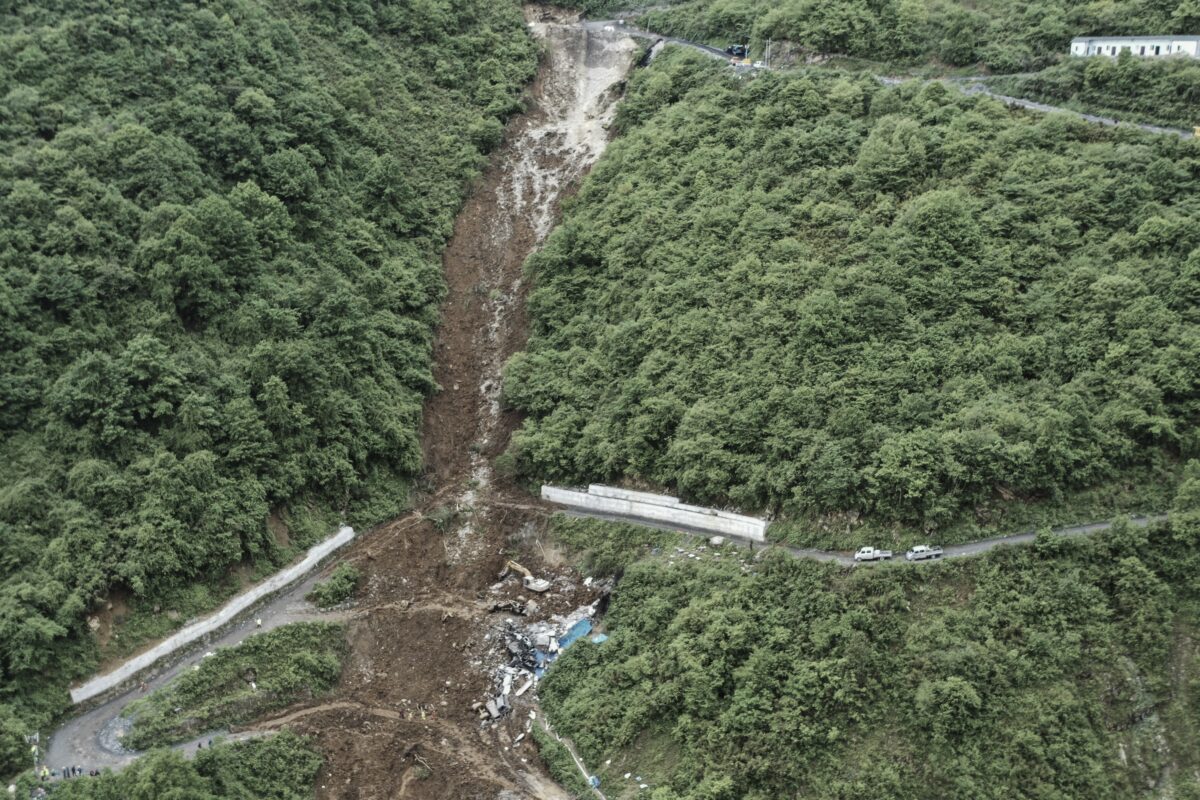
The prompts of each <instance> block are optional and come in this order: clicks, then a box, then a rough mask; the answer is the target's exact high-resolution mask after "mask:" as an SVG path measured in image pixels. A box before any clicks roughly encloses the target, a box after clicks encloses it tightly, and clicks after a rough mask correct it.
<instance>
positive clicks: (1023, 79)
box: [989, 52, 1200, 130]
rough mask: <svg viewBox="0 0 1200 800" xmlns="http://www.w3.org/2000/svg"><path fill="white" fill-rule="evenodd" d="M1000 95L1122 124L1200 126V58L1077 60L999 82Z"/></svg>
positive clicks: (1123, 56)
mask: <svg viewBox="0 0 1200 800" xmlns="http://www.w3.org/2000/svg"><path fill="white" fill-rule="evenodd" d="M989 85H990V87H991V88H992V89H993V90H995V91H998V92H1001V93H1003V94H1006V95H1009V96H1012V97H1023V98H1028V99H1030V100H1040V101H1042V102H1045V103H1052V104H1054V105H1059V106H1065V107H1067V108H1073V109H1076V110H1079V111H1087V112H1090V113H1093V114H1109V115H1111V116H1114V117H1117V118H1118V119H1121V120H1130V121H1136V122H1144V123H1148V124H1151V125H1165V126H1168V127H1176V128H1185V129H1188V130H1190V129H1192V128H1193V127H1196V126H1200V62H1197V61H1196V60H1195V59H1186V58H1171V59H1157V60H1156V59H1139V58H1135V57H1134V56H1133V55H1132V54H1131V53H1128V52H1125V53H1122V54H1121V56H1120V57H1119V58H1117V59H1115V60H1114V59H1111V58H1072V59H1068V60H1067V61H1064V62H1063V63H1061V64H1058V65H1056V66H1053V67H1050V68H1048V69H1045V70H1043V71H1041V72H1037V73H1034V74H1032V75H1022V76H1011V77H1002V78H995V79H993V80H991V81H989Z"/></svg>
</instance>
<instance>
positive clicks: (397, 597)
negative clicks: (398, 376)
mask: <svg viewBox="0 0 1200 800" xmlns="http://www.w3.org/2000/svg"><path fill="white" fill-rule="evenodd" d="M526 15H527V19H529V21H530V23H531V25H530V28H531V30H532V31H533V33H534V34H535V35H536V36H538V37H539V38H540V39H541V40H542V41H543V42H544V43H545V56H544V58H543V63H542V65H541V69H540V71H539V74H538V77H537V79H536V81H535V83H534V85H533V87H532V88H531V90H530V110H529V111H528V112H527V113H525V114H524V115H522V116H521V117H520V118H518V119H516V120H514V122H513V123H512V124H511V125H510V128H509V130H508V133H507V137H506V142H505V144H504V145H503V147H502V148H501V149H500V150H499V151H498V152H497V153H496V154H495V155H494V156H493V158H492V160H491V162H490V166H489V167H488V169H487V170H486V171H485V173H484V175H483V176H481V178H480V179H479V181H478V182H477V185H476V186H475V187H474V189H473V190H472V193H471V195H470V197H469V198H468V200H467V203H466V205H465V206H464V208H463V210H462V213H461V214H460V216H459V218H458V220H457V223H456V225H455V230H454V235H453V238H452V240H451V241H450V244H449V246H448V248H447V250H446V253H445V256H444V266H445V274H446V281H447V284H448V289H449V291H448V294H447V297H446V301H445V304H444V306H443V311H442V314H443V318H442V323H441V327H440V329H439V332H438V337H437V341H436V344H435V351H434V356H435V362H436V367H435V371H434V374H435V377H436V379H437V382H438V384H439V386H440V387H441V390H440V391H439V392H438V393H437V394H436V395H434V396H433V397H432V398H431V399H430V400H429V402H428V403H427V404H426V409H425V420H424V430H423V437H424V438H423V441H424V448H425V459H426V466H427V470H428V479H429V484H430V485H431V486H433V487H434V490H433V491H432V492H431V494H430V495H429V497H428V498H427V499H426V500H425V501H424V502H423V503H422V505H421V508H420V511H421V512H422V513H421V514H418V515H415V516H414V515H410V516H409V517H406V518H403V519H400V520H396V521H395V522H392V523H388V524H387V525H384V526H381V527H380V528H379V529H377V530H376V531H374V532H373V533H371V534H370V535H369V536H366V537H363V539H362V540H361V541H360V542H358V543H357V544H354V545H351V550H350V552H349V554H348V558H349V559H350V560H352V561H354V562H355V563H357V565H358V566H359V567H360V569H362V571H363V573H364V575H365V576H366V581H365V586H364V588H363V590H362V591H360V593H359V594H360V596H359V600H358V606H357V608H356V613H355V614H354V620H353V621H352V622H351V624H350V629H349V637H350V644H351V654H350V657H349V660H348V662H347V665H346V669H345V670H344V672H343V678H342V682H341V685H340V686H339V688H338V689H337V691H336V692H335V693H334V694H333V695H332V697H326V698H324V699H322V700H321V701H317V702H313V703H309V704H307V705H303V704H302V705H298V706H296V707H293V708H290V709H288V710H287V711H285V712H283V713H281V714H280V715H279V716H278V717H276V718H274V719H271V720H267V721H264V722H262V723H259V724H257V725H255V726H253V727H255V728H258V729H277V728H280V727H284V726H286V727H287V728H289V729H292V730H296V731H299V732H301V733H307V734H311V735H313V736H314V737H316V739H317V741H318V743H319V745H320V747H321V749H322V750H323V751H324V753H325V755H326V768H325V770H324V771H323V773H322V775H321V777H320V779H319V780H318V782H317V795H318V797H321V798H338V799H339V800H341V799H343V798H347V799H348V798H456V799H460V798H498V797H502V798H518V797H520V798H525V797H544V798H565V797H567V796H568V795H567V794H566V793H565V792H564V791H563V790H561V789H560V788H559V787H557V786H556V785H555V784H554V783H553V782H552V781H550V780H549V779H548V778H547V777H546V774H545V772H544V770H543V769H542V767H541V765H540V762H539V761H538V758H537V754H536V749H535V748H534V747H533V745H532V744H531V743H530V741H529V738H528V737H525V738H524V740H523V741H520V742H517V741H516V740H517V739H518V737H520V736H521V734H522V733H523V732H524V731H525V730H526V728H527V727H528V725H529V724H530V722H531V720H530V717H529V713H530V707H529V705H528V704H526V705H525V706H524V707H523V708H522V709H521V710H520V711H519V712H517V711H514V712H513V713H512V714H509V715H508V716H506V717H504V718H502V719H501V721H500V722H499V723H496V724H492V723H484V722H481V721H480V718H479V716H478V714H477V712H476V711H474V710H472V708H471V706H472V704H473V703H476V702H477V701H481V700H485V699H487V698H488V697H490V696H491V694H492V693H493V692H494V690H493V688H492V679H491V670H492V668H494V667H495V666H496V665H497V664H499V663H503V659H504V656H503V653H502V644H501V641H500V637H498V636H497V635H496V633H495V631H496V629H497V628H498V627H499V626H500V625H501V624H502V623H503V620H504V617H503V615H501V614H493V613H489V608H490V607H491V605H492V603H493V602H494V601H496V600H499V599H505V598H510V599H525V600H528V599H534V596H532V595H530V594H529V593H527V592H525V591H524V590H523V589H522V587H521V584H520V583H519V582H518V581H517V580H516V579H515V578H509V579H508V580H507V581H506V582H504V583H503V584H502V585H501V586H496V584H497V575H498V573H499V572H500V570H501V569H502V567H503V565H504V563H505V561H506V560H507V559H509V558H516V559H517V560H519V561H521V562H522V563H524V564H525V565H526V566H528V567H529V568H531V569H532V570H533V571H534V572H535V573H537V574H539V575H541V576H542V577H547V578H552V579H554V580H555V586H554V588H553V589H552V590H551V591H550V592H548V593H547V594H545V595H537V596H536V603H537V611H536V612H535V613H534V614H532V615H531V617H530V618H531V619H541V618H545V617H548V616H550V615H552V614H561V613H566V612H568V611H570V610H572V609H574V608H577V607H578V606H580V605H585V604H587V603H589V602H591V601H592V600H594V599H595V597H596V590H595V589H594V588H585V587H584V586H583V584H582V581H581V579H580V576H578V575H573V574H572V573H571V572H570V570H569V568H567V567H564V566H562V565H561V560H560V559H558V558H556V557H554V554H553V553H552V552H550V553H548V554H549V555H551V556H552V557H551V559H550V561H551V562H552V563H546V562H544V561H543V559H542V553H543V551H541V549H540V548H537V547H533V546H532V545H531V544H530V543H531V541H532V539H531V535H530V534H531V532H534V533H536V531H537V530H539V529H540V526H541V525H542V524H544V523H543V520H544V516H545V514H544V512H543V510H542V509H541V507H540V504H539V503H538V501H536V500H535V499H533V498H531V497H529V495H528V494H527V493H525V492H523V491H521V490H520V489H518V488H516V487H514V486H513V485H511V483H509V482H508V481H506V480H504V479H502V478H497V477H496V475H495V473H494V470H493V461H494V459H495V458H496V457H497V456H498V455H500V454H501V453H503V451H504V449H505V448H506V447H507V445H508V442H509V437H510V435H511V433H512V431H513V430H514V429H515V427H516V425H517V424H519V418H518V417H517V416H516V415H515V414H513V413H511V412H506V411H505V410H504V409H502V408H501V405H500V401H499V398H500V379H501V371H502V368H503V365H504V362H505V360H506V359H507V358H508V357H509V356H510V355H511V354H512V353H513V352H515V351H516V350H517V349H519V348H520V347H521V346H522V345H523V344H524V341H525V337H526V330H527V323H526V319H525V312H524V301H525V296H526V290H527V287H526V285H525V283H524V282H523V281H522V265H523V264H524V261H525V259H526V258H527V257H528V255H529V254H530V253H531V252H533V250H534V249H535V248H536V247H537V246H538V245H539V244H540V243H541V242H542V241H543V240H544V238H545V236H546V235H547V234H548V233H549V231H550V230H551V228H552V227H553V224H554V222H555V221H556V219H557V214H558V204H559V201H560V200H561V199H562V197H563V196H564V195H565V194H567V193H569V192H570V191H571V190H572V189H573V188H574V187H575V186H576V185H577V184H578V181H579V179H580V178H581V177H582V176H583V175H584V174H585V173H586V171H587V169H588V168H589V167H590V166H591V165H592V164H593V163H594V162H595V160H596V159H597V158H598V157H599V155H600V153H601V152H602V151H603V148H604V146H605V144H606V141H607V131H606V126H607V123H608V121H610V119H611V112H612V108H611V107H612V104H613V101H614V100H615V95H616V92H617V91H619V87H620V84H621V82H622V81H623V79H624V77H625V75H626V73H627V71H628V69H629V68H630V67H631V66H632V63H633V61H634V58H635V56H636V54H637V53H638V50H639V46H638V45H637V44H636V43H635V42H634V40H632V39H631V38H629V37H627V36H624V35H622V34H620V33H616V32H605V31H595V30H591V31H589V30H587V29H585V28H584V26H583V25H581V24H580V23H579V21H578V18H577V17H574V16H570V15H567V14H565V13H563V12H558V11H550V10H547V9H544V8H541V7H529V8H527V9H526ZM527 699H528V698H527ZM535 713H536V712H535Z"/></svg>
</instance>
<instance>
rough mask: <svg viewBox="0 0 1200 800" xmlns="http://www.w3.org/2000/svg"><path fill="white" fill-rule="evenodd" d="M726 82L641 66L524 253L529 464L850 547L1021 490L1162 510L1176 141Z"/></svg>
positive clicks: (1183, 232)
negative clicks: (762, 514)
mask: <svg viewBox="0 0 1200 800" xmlns="http://www.w3.org/2000/svg"><path fill="white" fill-rule="evenodd" d="M723 69H724V68H722V67H721V66H720V65H712V63H711V62H710V61H707V60H703V59H701V58H700V57H695V56H691V55H688V54H685V53H682V52H679V53H675V54H674V55H669V56H667V57H665V60H664V61H663V62H662V63H656V64H655V65H654V66H653V67H652V68H650V69H648V70H645V71H643V72H641V73H640V74H638V75H637V76H636V78H635V79H634V81H633V82H632V84H631V95H630V97H629V99H628V100H627V101H626V102H625V105H624V106H623V109H622V112H621V116H620V117H619V122H620V124H622V125H623V126H624V127H625V130H626V133H625V135H624V136H623V137H622V138H620V139H619V140H618V141H617V142H615V143H614V145H613V147H612V148H611V150H610V151H609V153H608V155H607V156H606V158H605V159H604V160H603V161H602V162H601V163H600V164H598V165H597V167H596V169H595V170H594V171H593V172H592V174H591V176H590V178H589V179H588V181H587V182H586V184H585V185H584V187H583V188H582V190H581V192H580V194H579V196H578V198H577V200H576V201H575V202H574V203H573V205H572V206H571V208H570V211H569V213H568V215H567V217H566V219H565V221H564V224H563V226H562V227H561V229H560V230H559V231H557V232H556V233H555V235H554V236H552V237H551V239H550V241H549V242H548V244H547V247H546V248H545V249H544V250H543V251H542V252H540V253H539V254H537V255H536V256H535V257H534V258H533V259H531V261H530V262H529V269H530V271H531V274H532V275H533V277H534V280H535V283H536V287H537V288H536V289H535V291H534V292H533V293H532V294H531V296H530V311H531V318H532V323H533V333H532V336H531V339H530V346H529V348H528V351H527V352H526V353H523V354H520V355H518V356H517V357H516V358H514V359H513V360H512V362H510V364H509V367H508V372H507V382H506V385H505V393H506V397H507V399H508V401H509V402H511V403H512V404H513V405H515V406H516V407H517V408H519V409H521V410H523V411H525V412H527V413H528V415H529V417H528V419H527V420H526V422H525V425H524V428H523V429H522V431H521V432H520V433H519V435H518V436H517V437H516V439H515V447H514V453H515V455H516V458H517V460H518V463H519V465H520V467H521V469H522V470H523V471H524V473H525V474H527V475H529V476H530V477H531V478H536V479H544V480H556V481H568V482H584V481H588V480H597V479H603V480H609V479H616V478H619V477H627V478H630V479H634V480H643V481H647V482H649V483H651V484H655V485H660V486H668V487H671V488H673V489H676V490H678V491H681V492H683V493H684V494H685V495H686V496H687V497H689V498H692V499H694V500H699V501H703V502H706V503H721V502H727V501H732V502H733V503H735V504H737V505H739V506H741V507H743V508H746V509H762V510H767V511H771V512H774V513H776V514H777V515H780V516H783V517H786V518H791V519H794V520H802V521H804V522H805V523H807V524H804V525H801V526H798V527H799V529H798V530H793V531H792V535H793V536H794V538H795V539H796V540H798V541H800V540H805V541H810V542H812V541H819V542H822V543H824V544H826V545H839V544H840V545H841V546H847V545H849V544H850V543H851V542H853V541H854V538H853V537H854V533H853V530H854V528H855V527H856V526H858V525H861V524H863V523H864V522H865V523H869V524H870V525H871V526H873V527H881V526H892V525H906V526H910V527H912V528H917V529H923V530H925V531H938V532H939V536H942V537H945V539H950V538H954V537H958V538H973V537H974V536H976V535H977V527H980V526H982V527H987V526H989V525H993V524H995V523H997V522H998V521H1000V520H1003V519H1005V517H1006V515H1012V514H1015V515H1016V517H1017V518H1027V517H1028V516H1029V514H1030V508H1029V506H1028V504H1029V503H1030V502H1033V501H1037V502H1040V503H1042V504H1043V505H1051V506H1053V509H1054V513H1061V512H1062V511H1063V510H1064V509H1067V508H1068V505H1067V504H1066V502H1065V501H1072V502H1073V501H1074V500H1076V499H1079V500H1080V502H1081V503H1082V504H1083V505H1085V506H1086V511H1084V512H1079V511H1078V510H1076V512H1075V513H1077V514H1078V513H1085V514H1092V513H1099V514H1106V513H1110V512H1111V511H1113V510H1115V509H1117V508H1120V507H1121V505H1122V503H1131V502H1132V503H1136V504H1141V505H1143V506H1147V507H1150V508H1148V509H1144V510H1159V509H1161V508H1163V507H1165V506H1166V505H1167V504H1168V503H1169V492H1170V489H1169V487H1170V485H1171V484H1172V483H1173V482H1174V478H1173V474H1174V472H1175V471H1176V464H1177V461H1178V458H1179V456H1180V455H1183V456H1192V455H1195V454H1196V452H1197V450H1196V448H1197V443H1198V440H1197V438H1196V427H1195V424H1196V420H1197V408H1198V406H1197V403H1198V401H1200V385H1198V384H1197V382H1196V381H1197V375H1200V327H1198V326H1200V316H1198V315H1197V305H1196V302H1195V301H1196V298H1197V297H1200V283H1198V282H1197V281H1198V280H1200V224H1198V223H1200V202H1198V201H1197V196H1198V195H1197V191H1196V190H1197V187H1198V186H1200V158H1198V156H1200V152H1198V151H1197V150H1196V149H1195V147H1194V146H1193V144H1192V143H1190V142H1182V141H1180V140H1178V139H1176V138H1174V137H1151V136H1144V135H1140V134H1136V133H1131V132H1124V131H1120V130H1118V131H1112V130H1105V129H1101V128H1099V127H1096V126H1090V125H1087V124H1085V123H1082V122H1077V121H1073V120H1069V119H1066V118H1062V117H1055V116H1038V115H1029V116H1026V115H1021V114H1016V113H1012V112H1009V111H1007V110H1005V109H1004V108H1003V107H1002V106H1000V105H999V104H998V103H995V102H993V101H989V100H983V99H979V98H967V97H963V96H961V95H959V94H958V93H955V92H954V91H953V90H950V89H947V88H946V87H944V86H941V85H938V84H931V85H922V84H920V83H910V84H906V85H902V86H897V87H881V86H879V85H878V84H877V83H876V82H875V81H873V80H871V79H870V78H867V77H857V78H855V77H840V76H838V75H836V74H830V73H826V72H820V73H818V72H812V73H799V74H789V75H778V74H767V75H763V76H761V77H758V78H756V79H753V80H751V81H745V82H740V81H737V80H736V79H733V78H730V77H727V76H725V75H724V74H723ZM1088 493H1090V494H1088ZM1085 494H1087V495H1088V496H1086V497H1084V495H1085ZM1009 523H1010V524H1011V520H1009ZM775 530H777V531H778V532H780V533H783V532H786V531H787V527H786V526H777V527H776V528H775Z"/></svg>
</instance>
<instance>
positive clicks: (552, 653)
mask: <svg viewBox="0 0 1200 800" xmlns="http://www.w3.org/2000/svg"><path fill="white" fill-rule="evenodd" d="M593 585H595V586H596V587H597V588H600V589H601V590H602V591H604V592H605V595H607V593H608V591H610V590H611V588H612V587H611V582H609V583H601V582H597V583H596V584H589V586H593ZM602 599H603V598H599V599H597V600H596V601H595V602H593V603H591V604H590V605H586V606H580V607H579V608H577V609H575V610H574V611H572V612H571V613H569V614H566V615H558V614H556V615H554V616H552V617H550V618H549V619H547V620H541V621H536V622H529V623H526V624H524V625H521V624H519V623H518V622H517V621H516V620H515V619H512V618H510V619H507V620H505V621H504V623H503V625H501V626H499V627H497V628H496V629H494V631H493V633H491V634H489V638H492V639H493V640H494V641H496V642H497V643H502V644H503V650H502V651H501V653H502V655H501V659H503V660H504V661H505V663H502V664H500V665H498V666H497V667H496V668H495V669H494V670H493V672H492V690H491V697H490V698H489V699H487V700H484V701H480V702H477V703H475V704H473V705H472V706H471V708H472V709H473V710H474V711H475V712H476V713H477V714H478V715H479V719H480V720H481V721H483V722H484V723H487V722H490V721H494V720H498V719H500V718H501V717H502V716H504V715H505V714H506V713H508V712H509V711H511V710H512V707H513V706H512V704H513V700H514V699H515V698H519V697H523V696H524V695H526V693H528V692H529V691H530V689H532V688H533V687H534V686H536V685H537V682H538V681H539V680H540V679H541V678H542V676H543V675H545V674H546V668H547V667H548V666H549V665H550V663H551V662H553V661H554V660H555V659H556V658H558V656H559V654H560V653H561V652H562V651H563V650H566V649H567V648H568V647H570V646H571V645H572V644H574V643H575V642H577V641H579V640H580V639H582V638H584V637H586V636H588V635H589V634H590V633H591V632H592V627H593V622H592V620H593V619H594V618H595V616H596V611H597V607H598V606H599V605H600V603H601V602H602ZM510 602H511V601H501V602H497V603H493V605H492V608H493V610H497V607H499V606H503V607H504V610H512V612H513V613H515V614H520V613H521V612H519V611H516V610H515V608H509V607H508V606H507V604H508V603H510ZM514 605H515V607H520V608H522V609H524V607H525V606H524V604H520V603H517V604H514ZM606 639H608V636H606V635H605V634H597V635H596V636H594V637H593V638H592V641H594V642H596V643H597V644H599V643H600V642H603V641H605V640H606ZM529 699H532V695H531V696H530V698H529Z"/></svg>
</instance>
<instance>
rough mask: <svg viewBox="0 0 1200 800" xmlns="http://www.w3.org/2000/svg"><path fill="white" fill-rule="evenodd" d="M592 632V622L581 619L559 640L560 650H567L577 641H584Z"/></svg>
mask: <svg viewBox="0 0 1200 800" xmlns="http://www.w3.org/2000/svg"><path fill="white" fill-rule="evenodd" d="M591 632H592V621H591V620H590V619H581V620H579V622H576V623H575V624H574V625H572V626H571V629H570V630H568V631H567V632H566V633H564V634H563V635H562V638H561V639H559V640H558V649H559V650H566V649H567V648H568V647H570V646H571V645H572V644H574V642H575V640H576V639H582V638H583V637H584V636H587V635H588V634H589V633H591Z"/></svg>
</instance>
